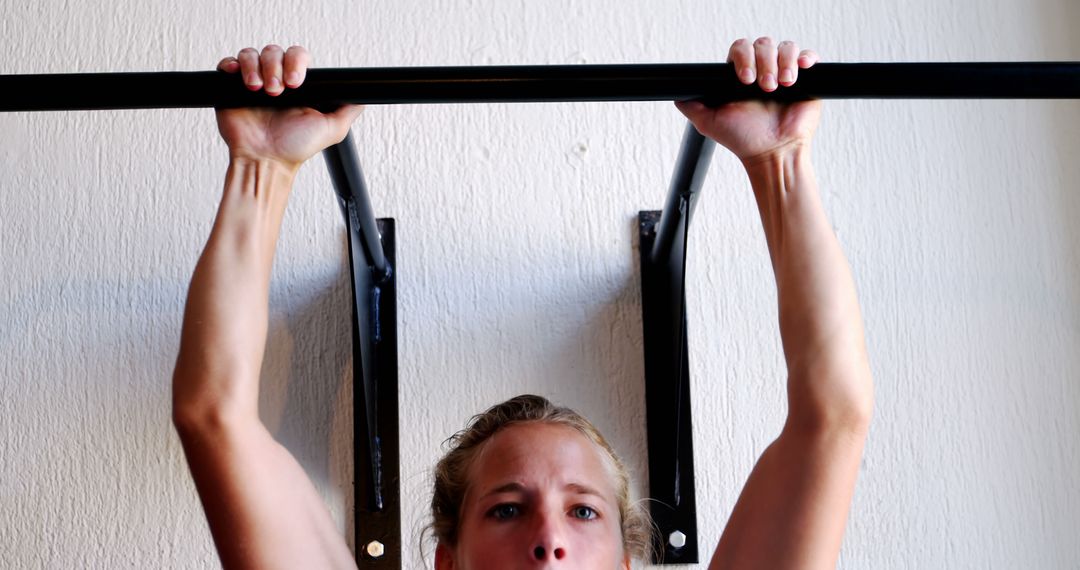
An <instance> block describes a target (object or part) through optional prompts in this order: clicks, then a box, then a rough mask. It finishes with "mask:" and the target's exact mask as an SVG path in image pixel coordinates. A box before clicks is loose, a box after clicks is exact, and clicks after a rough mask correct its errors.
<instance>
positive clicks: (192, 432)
mask: <svg viewBox="0 0 1080 570" xmlns="http://www.w3.org/2000/svg"><path fill="white" fill-rule="evenodd" d="M309 60H310V58H309V56H308V54H307V52H306V51H305V50H304V49H303V48H300V47H295V46H294V47H292V48H289V50H288V52H284V51H283V50H282V49H281V48H280V47H277V46H273V45H271V46H267V47H266V48H265V49H263V51H262V53H261V54H260V53H259V52H258V51H256V50H254V49H251V48H248V49H245V50H243V51H241V52H240V53H239V55H238V57H237V58H232V57H229V58H225V59H224V60H222V62H221V63H220V64H219V66H218V69H219V70H221V71H222V72H225V73H236V72H238V71H239V72H241V75H242V77H243V81H244V83H245V84H246V85H247V86H248V88H249V89H252V90H258V89H262V88H263V87H264V86H265V88H266V91H267V93H269V94H270V95H278V94H280V93H281V92H282V91H283V90H284V89H285V88H286V87H289V88H295V87H297V86H299V85H300V83H301V82H303V80H304V74H305V73H306V70H307V67H308V65H309ZM239 80H240V79H239V78H238V79H237V81H239ZM360 110H361V108H360V107H358V106H355V105H350V106H345V107H342V108H341V109H338V110H337V111H335V112H334V113H331V114H325V115H324V114H323V113H320V112H318V111H316V110H314V109H284V110H280V111H277V110H271V109H231V110H219V111H218V112H217V119H218V129H219V131H220V132H221V136H222V138H224V139H225V142H226V143H227V144H228V146H229V158H230V161H229V168H228V172H227V173H226V175H225V189H224V193H223V195H222V198H221V205H220V207H219V209H218V214H217V218H216V219H215V221H214V226H213V230H212V231H211V234H210V239H209V241H208V242H207V244H206V249H205V250H204V251H203V254H202V257H200V259H199V262H198V264H197V265H196V267H195V272H194V275H193V276H192V279H191V289H190V291H189V293H188V299H187V306H186V308H185V312H184V328H183V332H182V334H181V340H180V353H179V356H178V358H177V362H176V371H175V373H174V375H173V422H174V424H175V425H176V428H177V432H178V433H179V435H180V441H181V442H182V444H183V447H184V453H185V455H186V456H187V460H188V465H189V466H190V467H191V474H192V477H193V478H194V479H195V486H196V489H197V490H198V492H199V497H200V499H201V500H202V504H203V509H204V510H205V511H206V518H207V521H208V522H209V524H210V531H211V533H212V535H213V537H214V542H215V544H216V545H217V549H218V553H219V554H220V556H221V561H222V564H223V565H224V567H225V568H355V567H356V565H355V562H354V561H353V558H352V555H351V553H350V552H349V549H348V546H347V545H346V543H345V541H344V539H343V537H342V536H341V534H340V533H339V532H338V530H337V528H336V527H335V525H334V523H333V520H332V519H331V518H330V513H329V511H328V510H327V508H326V505H325V504H324V503H323V501H322V499H321V497H320V496H319V494H318V492H317V491H316V490H315V487H314V485H312V483H311V481H310V480H309V479H308V477H307V475H306V474H305V473H304V471H303V468H302V467H301V466H300V464H299V463H297V462H296V460H295V459H294V458H293V457H292V455H291V454H289V452H288V451H287V450H286V449H285V448H284V447H282V446H281V445H279V444H278V443H277V442H276V441H274V438H273V436H272V435H271V434H270V433H269V432H268V431H267V430H266V428H265V427H264V426H263V424H262V422H261V421H260V420H259V414H258V400H259V395H258V394H259V371H260V368H261V366H262V359H263V350H264V347H265V344H266V331H267V320H268V303H269V289H270V268H271V265H272V263H273V258H274V249H275V247H276V244H277V238H278V233H279V229H280V227H281V220H282V217H283V216H284V213H285V205H286V202H287V201H288V197H289V192H290V191H291V189H292V183H293V179H294V177H295V175H296V172H297V170H298V169H299V168H300V165H301V164H303V162H304V161H305V160H307V159H308V158H309V157H311V156H312V155H314V154H315V153H317V152H319V151H320V150H322V149H323V148H325V147H327V146H329V145H331V144H334V143H337V142H340V141H341V140H342V139H343V138H344V137H345V134H346V133H347V132H348V129H349V126H350V125H351V124H352V121H353V120H354V119H355V118H356V116H357V115H359V113H360Z"/></svg>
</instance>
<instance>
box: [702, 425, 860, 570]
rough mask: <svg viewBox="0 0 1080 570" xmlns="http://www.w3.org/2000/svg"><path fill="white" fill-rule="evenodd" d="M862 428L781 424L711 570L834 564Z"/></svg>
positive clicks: (752, 476) (734, 514) (855, 472)
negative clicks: (808, 428)
mask: <svg viewBox="0 0 1080 570" xmlns="http://www.w3.org/2000/svg"><path fill="white" fill-rule="evenodd" d="M865 438H866V430H865V429H864V428H858V427H837V428H835V429H825V428H822V429H819V430H815V431H813V432H808V431H806V430H801V431H800V430H792V429H785V431H784V433H782V434H781V435H780V437H779V438H777V439H776V441H774V442H773V443H772V444H771V445H770V446H769V447H768V448H767V449H766V450H765V452H764V453H763V454H762V455H761V458H760V459H759V460H758V462H757V465H755V466H754V469H753V471H752V472H751V474H750V477H749V479H748V480H747V482H746V485H745V487H744V488H743V491H742V494H741V495H740V496H739V500H738V502H737V503H736V505H735V509H734V510H733V512H732V515H731V518H730V520H729V521H728V524H727V527H726V528H725V529H724V533H723V535H722V536H721V537H720V543H719V545H718V546H717V547H716V553H715V554H714V555H713V558H712V562H711V563H710V565H709V568H710V570H720V569H727V568H770V569H775V570H781V569H784V568H800V569H804V568H835V567H836V561H837V558H838V557H839V554H840V543H841V540H842V538H843V535H844V526H845V524H846V522H847V515H848V510H849V509H850V505H851V498H852V495H853V494H854V490H855V481H856V478H857V476H858V471H859V464H860V461H861V458H862V451H863V443H864V441H865Z"/></svg>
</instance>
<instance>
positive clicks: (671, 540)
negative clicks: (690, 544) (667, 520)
mask: <svg viewBox="0 0 1080 570" xmlns="http://www.w3.org/2000/svg"><path fill="white" fill-rule="evenodd" d="M667 541H668V544H670V545H671V546H672V547H673V548H682V547H684V546H686V535H685V534H683V533H682V532H681V531H675V532H673V533H671V534H669V535H668V538H667Z"/></svg>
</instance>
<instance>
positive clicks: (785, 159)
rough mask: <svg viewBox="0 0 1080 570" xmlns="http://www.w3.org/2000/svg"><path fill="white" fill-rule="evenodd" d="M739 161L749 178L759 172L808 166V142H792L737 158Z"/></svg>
mask: <svg viewBox="0 0 1080 570" xmlns="http://www.w3.org/2000/svg"><path fill="white" fill-rule="evenodd" d="M739 160H740V161H741V162H742V164H743V167H744V168H745V169H746V172H747V173H748V174H750V175H751V177H753V176H754V175H755V174H757V173H761V172H775V171H776V170H777V169H778V168H780V169H783V168H785V167H799V166H809V164H810V141H808V140H807V141H803V140H799V141H792V142H789V143H786V144H784V145H782V146H779V147H777V148H774V149H770V150H768V151H765V152H762V153H759V154H756V155H754V156H749V157H745V158H744V157H739Z"/></svg>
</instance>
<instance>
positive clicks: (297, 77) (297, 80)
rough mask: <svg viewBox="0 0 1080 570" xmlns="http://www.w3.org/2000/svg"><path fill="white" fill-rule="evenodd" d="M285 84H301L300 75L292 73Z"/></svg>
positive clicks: (287, 76)
mask: <svg viewBox="0 0 1080 570" xmlns="http://www.w3.org/2000/svg"><path fill="white" fill-rule="evenodd" d="M285 83H288V84H289V85H296V84H297V83H300V73H299V72H296V71H290V72H289V74H288V75H286V76H285Z"/></svg>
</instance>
